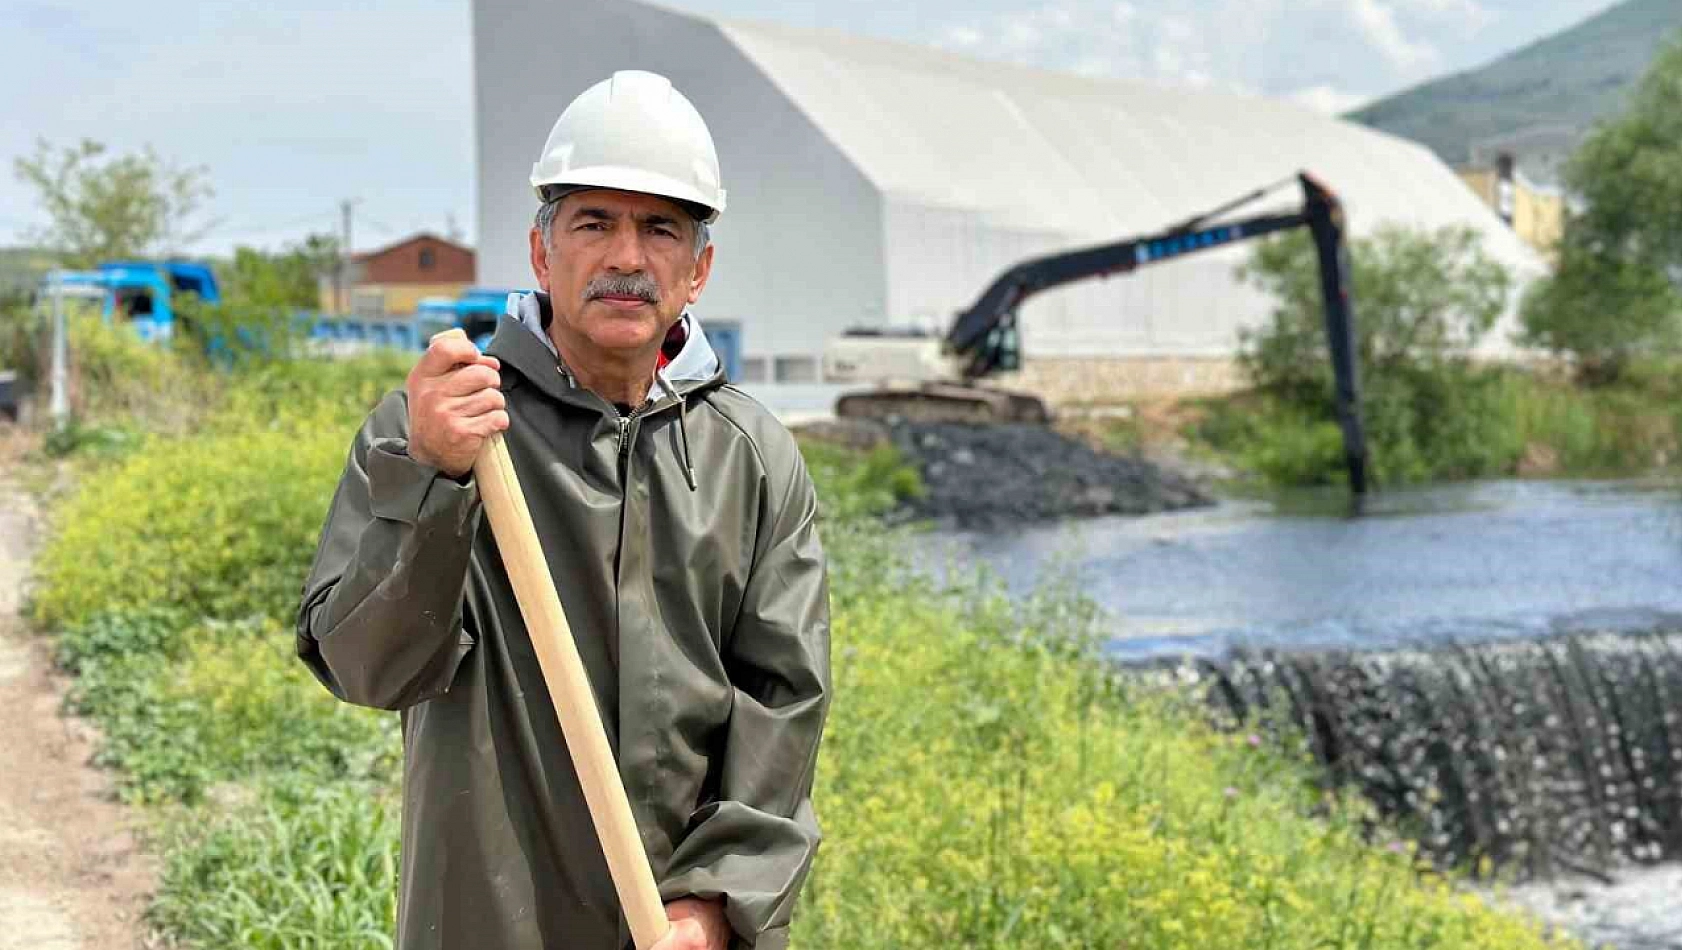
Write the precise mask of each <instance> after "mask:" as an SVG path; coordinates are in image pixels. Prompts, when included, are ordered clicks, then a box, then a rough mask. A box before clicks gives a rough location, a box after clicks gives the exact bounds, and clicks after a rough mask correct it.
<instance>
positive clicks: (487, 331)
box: [417, 287, 526, 350]
mask: <svg viewBox="0 0 1682 950" xmlns="http://www.w3.org/2000/svg"><path fill="white" fill-rule="evenodd" d="M515 293H526V291H521V290H499V289H496V288H492V287H472V288H469V289H468V290H466V291H464V292H463V293H462V295H461V296H460V297H427V298H426V299H424V300H422V301H421V302H420V307H419V312H418V314H417V319H418V320H419V322H420V325H421V345H422V346H425V345H426V340H427V339H430V338H431V336H432V335H433V334H434V333H440V332H442V331H444V330H448V329H450V328H452V327H460V328H461V329H462V330H463V331H465V332H466V333H467V338H468V339H470V340H472V341H473V344H474V345H475V346H477V347H478V348H479V349H480V350H483V349H484V348H485V347H487V346H489V345H490V342H491V336H492V335H493V334H494V333H496V324H497V321H499V320H501V319H502V315H503V313H505V312H506V311H507V308H508V295H509V294H515Z"/></svg>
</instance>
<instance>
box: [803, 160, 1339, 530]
mask: <svg viewBox="0 0 1682 950" xmlns="http://www.w3.org/2000/svg"><path fill="white" fill-rule="evenodd" d="M1291 183H1296V184H1298V185H1300V186H1301V188H1302V195H1303V203H1302V209H1301V210H1300V211H1297V212H1293V213H1286V214H1264V215H1258V216H1254V217H1249V218H1242V219H1239V220H1236V221H1226V222H1220V219H1221V218H1223V217H1225V216H1226V215H1228V214H1230V213H1232V212H1233V211H1235V210H1237V209H1239V208H1241V207H1243V206H1244V205H1247V204H1250V203H1252V202H1254V201H1257V200H1260V199H1261V198H1263V197H1265V196H1267V195H1268V194H1271V193H1273V192H1274V191H1277V190H1279V189H1280V188H1282V187H1285V186H1286V185H1288V184H1291ZM1217 222H1220V223H1217ZM1302 227H1306V228H1307V229H1308V232H1309V235H1310V236H1311V237H1312V239H1313V241H1314V248H1315V251H1316V252H1317V254H1318V255H1319V261H1320V291H1321V296H1322V298H1323V300H1324V303H1325V308H1326V340H1327V344H1328V348H1329V350H1330V352H1331V360H1332V373H1333V377H1334V380H1335V384H1334V386H1335V394H1334V395H1335V406H1336V411H1337V421H1338V425H1339V427H1340V428H1341V429H1342V431H1343V447H1344V457H1345V462H1346V465H1347V468H1348V472H1349V485H1350V488H1351V489H1352V490H1353V491H1354V493H1355V494H1356V495H1357V496H1358V497H1359V496H1364V495H1365V494H1366V491H1367V450H1366V435H1365V433H1364V431H1363V427H1362V424H1361V406H1360V388H1359V383H1358V380H1357V376H1356V365H1355V364H1356V357H1355V314H1354V305H1353V302H1352V301H1351V300H1350V296H1349V254H1348V248H1347V245H1346V243H1345V241H1344V217H1343V207H1342V205H1341V203H1340V202H1339V201H1338V198H1337V195H1336V194H1335V193H1334V192H1333V191H1332V190H1331V189H1330V188H1327V187H1326V186H1325V185H1324V184H1322V183H1321V182H1320V181H1319V180H1317V179H1316V178H1315V177H1314V176H1312V175H1310V174H1308V173H1307V172H1302V173H1299V174H1297V175H1295V176H1293V177H1292V178H1289V179H1286V180H1285V181H1282V182H1277V183H1275V184H1272V185H1268V186H1267V187H1265V188H1259V189H1257V190H1255V191H1253V192H1250V193H1249V194H1247V195H1244V196H1243V197H1241V198H1238V199H1236V200H1234V201H1230V202H1227V203H1226V204H1223V205H1221V206H1220V207H1218V208H1215V209H1213V210H1211V211H1209V212H1207V213H1205V214H1200V215H1197V216H1196V217H1193V218H1190V219H1189V220H1186V221H1183V222H1181V223H1180V224H1177V225H1175V226H1173V227H1171V228H1168V229H1167V230H1165V231H1161V232H1159V233H1156V234H1151V235H1147V236H1144V237H1136V238H1128V239H1126V240H1122V241H1115V242H1112V243H1108V244H1102V245H1098V246H1095V247H1086V248H1077V249H1075V250H1070V251H1062V252H1058V253H1054V254H1047V255H1044V256H1040V257H1035V258H1030V259H1029V260H1026V261H1022V262H1021V263H1019V264H1016V265H1014V266H1012V267H1011V268H1009V269H1008V270H1006V271H1005V272H1004V273H1002V274H1000V275H999V276H998V277H997V278H996V279H994V281H993V282H992V283H991V284H990V285H988V287H987V289H986V290H984V291H983V292H982V294H981V296H980V298H979V299H977V300H976V302H975V303H974V304H973V305H972V306H970V307H969V309H967V310H964V311H962V312H960V313H959V314H958V316H957V318H956V319H955V320H954V321H953V323H952V325H951V327H950V328H949V329H948V330H947V331H946V335H945V338H944V340H943V341H942V344H941V349H942V351H943V358H942V360H941V363H942V364H944V365H955V366H956V367H957V368H958V372H957V373H956V375H958V376H959V379H958V380H956V381H953V380H933V381H925V382H920V383H910V384H907V383H892V382H888V383H884V384H883V385H880V386H878V387H877V388H875V389H870V390H861V391H858V392H852V393H847V394H845V395H843V396H841V398H840V399H838V400H837V401H836V405H835V413H836V415H837V416H840V417H842V418H865V419H890V418H900V419H906V420H912V421H922V422H966V423H983V424H984V423H1001V422H1025V423H1038V424H1045V423H1048V422H1049V421H1050V419H1051V414H1050V412H1049V411H1048V410H1047V408H1046V405H1045V403H1044V402H1042V401H1041V400H1040V399H1039V398H1037V397H1035V396H1032V395H1029V394H1027V393H1019V392H1010V391H1007V390H1004V389H999V388H996V387H989V386H984V385H980V384H979V381H980V380H982V379H985V378H986V377H988V376H990V375H992V374H994V373H996V372H1000V371H1010V370H1016V369H1020V368H1021V362H1022V358H1021V348H1020V344H1019V334H1018V328H1017V313H1018V311H1019V310H1020V308H1021V306H1022V304H1023V302H1024V301H1026V300H1027V299H1028V298H1029V297H1031V296H1033V295H1034V294H1037V293H1040V292H1041V291H1045V290H1050V289H1052V288H1054V287H1060V286H1062V285H1064V284H1069V283H1073V282H1075V281H1079V280H1086V279H1088V278H1093V277H1109V276H1114V275H1117V274H1126V273H1129V272H1132V271H1135V270H1137V269H1139V268H1140V267H1144V266H1146V265H1148V264H1158V263H1162V262H1165V261H1170V260H1174V259H1175V258H1179V257H1185V256H1186V255H1189V254H1195V253H1197V252H1199V251H1206V250H1210V249H1213V248H1217V247H1223V246H1225V245H1229V244H1233V243H1236V242H1238V241H1247V240H1250V239H1252V238H1259V237H1265V236H1266V235H1269V234H1275V233H1278V232H1281V231H1288V230H1292V229H1295V228H1302ZM860 337H870V338H874V339H861V338H860ZM894 337H895V335H894V334H892V333H883V332H882V331H874V332H872V331H863V332H862V333H858V334H856V335H853V336H852V338H851V339H848V338H843V341H842V343H843V347H844V348H843V350H842V351H841V352H842V354H843V355H842V356H841V357H840V359H838V360H833V359H832V361H831V366H830V367H829V370H830V372H831V374H832V375H833V376H838V377H841V378H845V377H846V376H847V375H849V372H850V371H852V372H856V370H857V367H859V366H861V365H863V364H866V363H868V364H874V365H876V366H879V367H884V366H885V367H892V366H894V365H895V362H894V357H893V355H892V354H893V353H894V352H895V351H896V350H897V351H898V352H899V353H900V354H901V361H900V363H899V364H898V365H899V366H901V367H905V366H907V365H908V364H907V363H906V362H905V361H904V358H903V354H904V353H905V352H907V351H908V349H907V347H906V346H905V345H904V344H905V343H906V342H907V341H905V340H895V339H894ZM847 347H850V349H847ZM917 362H918V361H917V360H916V359H913V360H912V361H911V363H912V364H915V363H917ZM922 362H923V363H924V364H925V366H926V363H927V361H922ZM890 372H892V370H890ZM897 375H901V376H907V375H909V376H916V375H917V373H916V372H915V367H913V369H912V371H911V372H906V373H900V374H897Z"/></svg>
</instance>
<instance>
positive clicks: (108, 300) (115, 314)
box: [41, 261, 425, 355]
mask: <svg viewBox="0 0 1682 950" xmlns="http://www.w3.org/2000/svg"><path fill="white" fill-rule="evenodd" d="M55 292H58V293H61V294H65V295H74V296H89V295H95V296H97V297H98V298H99V301H100V316H101V317H102V319H104V320H105V322H107V323H126V324H128V325H129V326H131V327H133V328H134V330H135V332H136V333H137V334H139V336H140V337H141V339H144V340H147V341H159V340H168V339H170V338H171V337H173V336H174V335H175V333H176V330H177V328H178V326H179V325H180V323H181V321H182V315H181V313H180V307H179V305H180V302H181V299H182V295H192V296H195V297H197V298H198V299H200V300H203V301H204V302H206V303H220V302H221V300H222V291H221V287H220V285H218V284H217V282H216V275H215V273H213V272H212V271H211V269H210V268H209V267H208V266H207V265H204V264H200V263H197V262H194V261H157V262H153V261H114V262H111V263H107V264H101V265H99V267H97V268H95V269H94V270H87V271H53V272H52V273H50V274H48V275H47V278H46V280H45V281H44V282H43V285H42V288H41V297H42V299H43V300H46V299H49V298H50V297H51V296H52V295H53V294H54V293H55ZM292 318H293V323H294V326H295V328H296V329H297V332H298V334H299V336H301V337H302V338H304V339H305V340H308V341H310V342H311V343H312V344H313V345H315V346H316V347H317V348H318V349H319V350H320V351H322V352H324V353H326V354H328V355H341V354H346V353H353V352H360V351H363V350H367V349H370V348H373V347H389V348H396V349H406V350H419V349H422V348H424V346H425V343H424V337H423V336H422V334H421V333H420V330H419V326H418V324H417V321H416V319H415V318H413V317H347V316H339V315H335V314H324V313H318V312H315V311H308V310H300V311H297V312H295V313H294V314H293V315H292ZM248 342H249V341H248ZM212 346H213V348H215V344H212Z"/></svg>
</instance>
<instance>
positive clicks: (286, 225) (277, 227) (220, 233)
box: [201, 211, 337, 237]
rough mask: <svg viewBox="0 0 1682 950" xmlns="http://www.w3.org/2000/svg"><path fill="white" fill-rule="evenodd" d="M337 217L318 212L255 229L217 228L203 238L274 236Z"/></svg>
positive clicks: (334, 214) (332, 212)
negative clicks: (313, 222) (229, 229)
mask: <svg viewBox="0 0 1682 950" xmlns="http://www.w3.org/2000/svg"><path fill="white" fill-rule="evenodd" d="M336 215H337V212H334V211H316V212H313V213H311V214H306V215H300V216H298V217H296V218H291V219H288V220H286V221H278V222H276V223H274V224H265V225H262V226H260V227H254V228H238V229H235V230H233V231H228V230H225V229H224V228H222V227H220V226H217V227H212V228H211V229H210V230H208V231H206V232H205V233H204V234H203V235H201V237H211V236H215V237H239V236H246V235H253V234H272V233H274V232H275V231H287V230H291V229H293V228H297V227H299V226H300V225H304V224H308V223H310V222H311V221H320V220H322V219H323V218H329V219H330V218H333V217H335V216H336Z"/></svg>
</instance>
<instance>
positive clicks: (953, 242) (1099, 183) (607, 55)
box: [473, 0, 1542, 382]
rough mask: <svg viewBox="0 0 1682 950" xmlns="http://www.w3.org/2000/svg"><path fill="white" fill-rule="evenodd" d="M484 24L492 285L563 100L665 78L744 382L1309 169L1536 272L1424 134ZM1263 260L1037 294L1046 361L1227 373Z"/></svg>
mask: <svg viewBox="0 0 1682 950" xmlns="http://www.w3.org/2000/svg"><path fill="white" fill-rule="evenodd" d="M473 27H474V59H475V74H476V79H475V82H476V102H477V118H476V128H477V132H476V134H477V147H478V214H479V222H478V224H479V279H480V282H481V283H484V284H492V285H505V286H526V285H528V284H529V283H530V282H531V272H530V266H529V263H528V252H527V244H526V230H527V228H528V227H529V225H530V221H531V216H532V213H533V211H534V210H535V208H536V202H535V199H534V197H533V195H532V192H531V189H530V188H529V187H528V185H527V183H526V182H527V176H528V174H529V171H530V167H531V163H532V161H533V159H534V158H535V157H536V156H537V154H538V151H539V149H540V148H541V146H542V144H543V141H544V137H545V136H546V135H547V133H548V131H549V127H550V125H551V124H552V123H553V122H554V119H555V117H556V116H557V115H558V114H559V113H560V111H561V109H562V108H564V107H565V105H566V104H567V102H568V101H570V100H571V98H572V97H573V96H574V95H576V94H577V93H578V92H580V91H582V90H583V89H585V88H586V87H587V86H589V85H590V84H592V83H594V82H596V81H598V80H600V79H602V78H605V77H606V76H608V75H609V74H610V73H612V72H613V71H614V70H617V69H626V68H637V69H649V70H653V71H656V72H660V73H663V74H665V75H667V76H669V77H671V79H672V80H673V82H674V83H675V84H676V85H677V87H678V88H679V89H681V90H682V91H683V92H684V93H685V94H686V95H688V96H689V97H690V99H691V100H693V101H694V102H695V104H696V106H697V107H698V108H699V109H700V111H701V113H702V115H703V116H705V117H706V120H707V123H708V125H709V126H710V127H711V129H712V133H713V137H714V139H715V140H716V142H717V144H718V151H719V158H720V163H721V166H722V170H723V176H724V184H725V187H726V188H727V189H728V191H729V199H728V200H729V208H728V210H727V211H726V212H725V214H724V216H723V218H722V219H721V220H720V222H719V225H718V227H717V229H716V232H715V234H716V239H717V244H718V252H717V254H718V257H717V261H716V264H715V270H714V275H713V281H712V284H711V285H710V286H709V287H708V289H707V291H706V294H705V296H704V297H703V298H702V300H701V303H700V305H699V306H698V307H697V308H696V311H697V313H698V314H699V315H700V317H701V319H702V320H703V321H706V320H708V319H713V320H733V321H738V322H739V323H740V325H741V327H742V339H743V351H744V353H745V355H746V356H747V360H746V362H745V364H744V368H745V372H744V375H745V376H746V377H747V379H748V380H749V381H750V382H758V381H760V380H770V381H788V382H804V381H810V380H812V379H813V378H814V377H815V376H816V375H818V374H820V373H821V355H822V353H823V351H824V349H825V346H826V343H827V342H828V341H829V340H831V339H832V338H833V337H834V336H836V335H837V334H839V333H840V332H841V331H842V330H843V329H846V328H849V327H860V326H870V327H883V326H904V325H917V326H923V327H927V328H930V329H939V328H943V327H944V326H945V325H946V324H947V322H948V321H949V320H950V319H951V317H952V315H953V314H954V313H955V312H956V311H957V310H959V309H961V308H963V307H965V306H967V305H968V304H970V303H971V302H972V301H973V300H974V299H975V297H976V296H977V295H978V294H979V293H980V292H981V290H982V289H983V288H984V287H985V286H986V285H987V284H988V282H989V281H991V280H992V278H993V277H994V276H995V275H996V274H997V273H998V272H999V271H1001V270H1002V269H1004V268H1005V267H1006V266H1008V265H1010V264H1012V263H1014V262H1016V261H1019V260H1021V259H1022V258H1024V257H1026V256H1029V255H1033V254H1038V253H1042V252H1046V251H1050V250H1056V249H1063V248H1069V247H1075V246H1080V245H1088V244H1094V243H1101V242H1104V241H1110V240H1115V239H1118V238H1121V237H1127V236H1133V235H1140V234H1144V233H1148V232H1151V231H1155V230H1158V229H1161V228H1163V227H1165V226H1168V225H1171V224H1174V223H1176V222H1178V221H1181V220H1183V219H1185V218H1187V217H1189V216H1191V215H1193V214H1196V213H1200V212H1203V211H1207V210H1209V209H1211V208H1213V207H1215V206H1218V205H1221V204H1223V203H1225V202H1227V201H1229V200H1231V199H1233V198H1236V197H1238V196H1239V195H1242V194H1244V193H1246V192H1248V191H1250V190H1252V189H1255V188H1257V187H1260V186H1262V185H1264V184H1267V183H1270V182H1273V181H1277V180H1279V179H1282V178H1285V177H1287V176H1289V175H1291V174H1293V173H1294V172H1296V171H1297V170H1299V169H1307V170H1309V171H1311V172H1313V173H1314V174H1315V175H1317V176H1318V177H1319V178H1320V179H1321V180H1323V181H1325V182H1326V183H1327V184H1328V185H1330V186H1331V187H1332V188H1333V189H1334V190H1336V191H1337V192H1338V193H1339V194H1340V195H1341V196H1342V198H1343V200H1344V203H1345V206H1346V209H1347V211H1348V215H1349V219H1350V222H1351V226H1352V229H1353V231H1354V232H1355V233H1356V234H1357V235H1359V234H1363V233H1368V232H1370V231H1372V230H1373V229H1374V228H1375V227H1377V226H1378V225H1380V224H1383V223H1389V222H1393V223H1398V224H1405V225H1416V226H1422V227H1427V228H1435V227H1439V226H1443V225H1468V226H1471V227H1473V228H1476V229H1477V230H1479V231H1481V232H1483V233H1484V235H1485V236H1486V238H1487V241H1486V247H1487V250H1488V251H1489V252H1490V253H1491V254H1492V255H1494V256H1495V257H1496V258H1498V259H1499V260H1501V261H1502V262H1504V263H1505V264H1507V265H1508V266H1509V267H1510V268H1511V269H1512V270H1513V271H1514V272H1515V274H1516V275H1517V276H1518V277H1519V279H1520V280H1521V282H1522V281H1524V280H1526V279H1528V278H1529V277H1532V276H1534V275H1536V274H1538V273H1540V271H1541V268H1542V265H1541V263H1540V261H1539V260H1538V258H1537V257H1536V255H1535V254H1534V253H1533V252H1532V251H1531V250H1530V249H1529V248H1527V247H1526V246H1525V245H1524V244H1523V243H1522V242H1520V241H1519V239H1518V238H1517V237H1515V236H1514V235H1513V234H1512V232H1511V231H1509V230H1508V229H1507V228H1506V227H1505V226H1504V225H1503V223H1502V222H1501V221H1500V219H1499V218H1497V217H1496V215H1495V214H1494V213H1493V212H1492V211H1490V210H1489V209H1488V208H1487V207H1486V206H1485V205H1483V204H1482V203H1481V202H1480V201H1479V200H1478V199H1477V198H1476V197H1475V196H1474V195H1473V194H1472V193H1471V192H1470V191H1469V190H1468V189H1467V188H1466V187H1465V185H1463V184H1462V183H1461V182H1460V181H1459V180H1458V179H1457V178H1456V177H1455V175H1454V173H1453V172H1452V171H1451V170H1450V169H1449V168H1448V167H1447V166H1445V165H1444V164H1442V162H1441V161H1439V160H1438V159H1437V158H1436V157H1435V156H1434V155H1432V153H1431V152H1430V151H1429V150H1427V149H1426V148H1425V147H1423V146H1421V145H1417V144H1414V143H1412V142H1409V141H1405V140H1402V139H1398V138H1395V137H1392V136H1390V135H1387V134H1384V133H1382V132H1377V131H1374V130H1371V129H1368V128H1365V127H1363V126H1359V125H1355V124H1351V123H1348V122H1343V121H1339V120H1337V119H1333V118H1329V117H1326V116H1323V115H1320V114H1317V113H1313V112H1310V111H1307V110H1305V109H1303V108H1300V107H1298V106H1295V105H1291V104H1288V103H1284V102H1277V101H1271V100H1267V99H1261V98H1253V97H1246V96H1239V95H1234V94H1228V93H1218V92H1210V91H1202V90H1188V89H1176V88H1165V87H1161V86H1157V85H1154V84H1147V83H1142V82H1123V81H1115V80H1098V79H1088V78H1083V77H1077V76H1072V75H1063V74H1058V73H1053V72H1047V71H1043V70H1036V69H1028V68H1023V67H1017V66H1010V65H1001V64H997V63H990V62H982V61H977V60H973V59H968V58H964V57H961V56H957V55H953V54H949V53H945V52H942V51H939V50H935V49H925V48H921V47H916V46H910V45H904V44H899V43H892V42H887V41H883V40H875V39H865V38H860V37H856V36H849V35H844V34H840V33H834V32H825V31H812V30H802V29H794V28H788V27H782V26H774V25H767V24H762V23H746V22H737V21H729V20H711V19H706V18H703V17H698V16H693V15H690V14H686V13H681V12H676V11H673V10H669V9H666V8H662V7H658V6H654V5H650V4H647V3H642V2H635V0H474V4H473ZM1300 200H1301V198H1300V194H1298V193H1297V192H1295V191H1294V190H1287V191H1285V192H1281V193H1280V194H1279V196H1277V197H1276V198H1275V199H1274V200H1273V201H1272V203H1271V204H1268V205H1262V206H1259V207H1253V208H1249V209H1246V212H1252V213H1253V212H1257V211H1262V210H1274V211H1277V210H1284V209H1286V208H1289V207H1291V206H1294V205H1295V204H1297V203H1299V202H1300ZM1247 253H1248V247H1246V246H1245V245H1242V244H1241V245H1237V246H1233V247H1228V248H1225V249H1221V250H1216V251H1210V252H1206V253H1204V254H1201V255H1197V256H1193V257H1189V258H1185V259H1181V260H1177V261H1174V262H1171V263H1167V264H1164V265H1161V266H1159V267H1155V268H1146V269H1145V270H1142V271H1139V272H1137V273H1135V274H1133V275H1130V276H1127V277H1122V278H1116V279H1111V280H1105V281H1089V282H1086V283H1082V284H1077V285H1073V286H1070V287H1068V288H1065V289H1061V290H1057V291H1052V292H1050V293H1047V294H1044V295H1041V296H1039V297H1036V298H1033V299H1032V300H1031V301H1030V302H1029V303H1028V305H1027V306H1026V307H1025V309H1024V310H1023V321H1022V329H1023V337H1022V341H1023V348H1024V351H1025V353H1026V355H1027V358H1028V360H1029V366H1030V369H1033V368H1035V367H1036V366H1039V367H1046V366H1052V367H1057V372H1056V373H1053V374H1051V375H1054V376H1064V377H1066V376H1068V375H1069V374H1068V372H1067V368H1068V367H1069V366H1071V365H1074V364H1076V363H1081V362H1084V363H1089V364H1099V363H1102V364H1104V365H1108V366H1111V367H1113V366H1114V365H1115V361H1116V360H1124V361H1133V362H1135V363H1138V364H1140V365H1142V364H1144V363H1149V362H1151V361H1158V362H1161V361H1166V362H1168V363H1170V364H1175V365H1178V364H1186V365H1189V364H1190V363H1194V362H1196V361H1199V360H1207V361H1212V362H1222V361H1224V360H1225V359H1226V358H1229V357H1230V356H1231V354H1232V353H1233V351H1234V348H1235V344H1236V341H1237V333H1236V331H1237V329H1238V328H1239V327H1241V326H1245V325H1252V324H1254V323H1256V322H1258V321H1260V320H1262V319H1263V318H1265V316H1266V314H1267V312H1268V306H1269V304H1268V301H1267V299H1266V298H1264V297H1262V296H1261V295H1259V294H1258V293H1257V292H1255V291H1254V290H1253V289H1251V288H1248V287H1246V286H1244V285H1243V284H1241V283H1240V282H1239V280H1238V278H1237V276H1236V275H1235V273H1234V267H1235V265H1237V264H1239V263H1241V262H1242V261H1243V260H1245V258H1246V255H1247ZM1358 279H1359V278H1358V275H1357V282H1358ZM1358 312H1359V300H1358V283H1357V314H1358ZM1040 375H1044V374H1043V373H1042V374H1040ZM1099 375H1105V376H1112V377H1113V376H1115V375H1116V374H1115V373H1114V372H1106V373H1103V374H1099ZM1123 375H1125V374H1123ZM1187 380H1188V382H1189V381H1190V377H1189V376H1188V377H1187Z"/></svg>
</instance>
